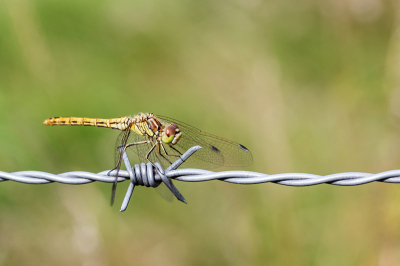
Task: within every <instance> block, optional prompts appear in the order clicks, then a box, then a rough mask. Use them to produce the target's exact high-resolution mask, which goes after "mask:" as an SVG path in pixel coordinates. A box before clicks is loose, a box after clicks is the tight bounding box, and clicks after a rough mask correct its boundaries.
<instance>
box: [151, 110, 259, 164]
mask: <svg viewBox="0 0 400 266" xmlns="http://www.w3.org/2000/svg"><path fill="white" fill-rule="evenodd" d="M158 117H159V118H160V119H162V120H163V121H164V122H166V123H175V124H177V125H178V127H179V129H180V130H181V132H182V137H181V139H180V140H179V141H178V143H176V144H175V145H174V146H173V148H176V149H177V150H179V151H180V152H181V153H183V152H185V151H186V150H187V149H188V148H190V147H192V146H195V145H200V146H201V147H202V149H201V150H199V151H197V152H196V153H195V154H194V155H193V156H191V158H189V160H193V158H195V159H196V160H200V161H203V162H206V165H207V163H208V165H209V166H210V164H211V165H212V164H214V165H217V166H218V165H221V166H246V165H250V164H251V163H252V161H253V156H252V155H251V152H250V151H249V150H248V149H247V148H246V147H244V146H243V145H241V144H239V143H237V142H234V141H230V140H227V139H224V138H221V137H218V136H215V135H212V134H209V133H206V132H203V131H201V130H200V129H198V128H195V127H193V126H190V125H188V124H186V123H184V122H181V121H178V120H175V119H172V118H168V117H164V116H158ZM182 151H183V152H182ZM192 157H193V158H192ZM189 160H188V162H189ZM203 165H204V163H203ZM185 166H187V164H186V163H185ZM214 167H215V166H214ZM208 168H209V167H208Z"/></svg>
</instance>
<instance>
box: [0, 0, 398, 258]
mask: <svg viewBox="0 0 400 266" xmlns="http://www.w3.org/2000/svg"><path fill="white" fill-rule="evenodd" d="M398 10H399V6H398V4H397V3H395V2H388V1H381V0H369V1H356V0H348V1H323V2H320V1H297V2H293V1H260V0H251V1H242V0H237V1H226V0H222V1H217V2H216V1H201V2H187V1H179V0H178V1H174V2H171V1H169V2H165V1H158V0H150V1H136V2H130V1H88V0H87V1H67V2H58V1H49V0H35V1H25V0H18V1H17V0H15V1H2V2H0V119H1V121H2V123H1V124H0V147H1V151H0V169H1V170H2V171H6V172H13V171H22V170H41V171H45V172H52V173H60V172H65V171H74V170H82V171H91V172H98V171H102V170H105V169H110V168H112V167H113V166H114V165H113V164H114V162H113V160H114V159H113V157H114V155H113V153H112V149H113V146H114V142H115V140H116V137H117V134H118V132H115V131H112V130H105V129H104V130H103V129H98V128H83V127H82V128H78V127H73V128H72V127H44V126H42V125H41V122H42V121H43V120H44V119H46V118H48V117H52V116H86V117H101V118H111V117H119V116H125V115H134V114H137V113H138V112H153V113H156V114H162V115H165V116H170V117H174V118H176V119H178V120H182V121H186V122H188V123H189V124H192V125H194V126H196V127H199V128H201V129H203V130H205V131H207V132H211V133H214V134H216V135H220V136H223V137H226V138H228V139H232V140H236V141H238V142H240V143H243V144H244V145H246V147H248V148H249V149H250V150H251V151H252V152H253V155H254V163H253V165H252V166H250V167H248V168H246V169H247V170H253V171H258V172H263V173H282V172H307V173H314V174H331V173H337V172H343V171H361V172H381V171H386V170H391V169H398V165H399V163H398V162H399V159H400V154H399V146H400V137H399V128H400V127H399V121H400V119H399V117H400V111H399V110H400V109H399V108H398V106H399V105H398V102H399V99H400V90H399V78H398V77H399V71H398V69H399V66H400V50H399V48H398V47H399V45H400V36H399V32H400V31H399V30H400V28H399V24H398V22H399V12H398ZM176 183H177V182H176ZM177 186H178V187H179V189H180V190H181V191H182V193H183V194H184V196H185V198H186V199H187V201H188V202H189V204H188V205H184V204H180V203H178V202H175V203H173V204H169V203H167V202H165V201H163V200H162V199H161V198H160V197H158V195H156V193H153V192H152V191H151V190H150V189H146V188H137V189H136V190H135V193H134V196H133V198H132V201H131V204H130V207H129V209H128V211H127V212H125V213H123V214H121V213H119V212H118V206H114V207H112V208H110V207H109V206H108V202H109V196H110V190H111V187H110V186H109V185H108V184H90V185H86V186H66V185H60V184H49V185H43V186H32V185H25V184H17V183H12V182H3V183H2V184H1V186H0V265H39V264H41V265H49V264H53V265H54V264H55V265H75V264H82V265H110V264H123V263H125V264H128V263H129V264H136V265H154V264H163V265H204V264H207V265H243V264H250V265H265V264H270V265H397V264H399V262H400V256H399V255H398V252H397V251H398V249H399V247H400V227H399V223H398V221H399V219H400V211H399V208H398V202H400V196H399V193H397V191H398V187H397V185H390V184H379V183H374V184H368V185H364V186H359V187H334V186H328V185H321V186H315V187H306V188H291V187H283V186H279V185H274V184H265V185H257V186H237V185H232V184H225V183H222V182H208V183H198V184H186V183H178V184H177ZM126 187H127V184H121V185H119V188H118V192H117V199H116V203H117V204H116V205H118V204H119V203H120V202H122V198H123V194H124V189H125V188H126Z"/></svg>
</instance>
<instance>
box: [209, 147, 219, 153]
mask: <svg viewBox="0 0 400 266" xmlns="http://www.w3.org/2000/svg"><path fill="white" fill-rule="evenodd" d="M210 148H211V149H212V150H213V151H215V152H216V153H219V150H218V149H217V148H215V147H214V146H212V145H211V146H210Z"/></svg>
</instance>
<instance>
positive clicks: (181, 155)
mask: <svg viewBox="0 0 400 266" xmlns="http://www.w3.org/2000/svg"><path fill="white" fill-rule="evenodd" d="M169 147H170V148H171V149H173V150H174V151H176V152H177V153H179V154H180V155H179V156H178V155H169V156H176V157H181V156H182V153H181V152H180V151H178V150H177V149H175V148H174V147H173V146H172V145H169ZM167 155H168V154H167Z"/></svg>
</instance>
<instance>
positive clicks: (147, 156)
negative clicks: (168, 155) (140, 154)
mask: <svg viewBox="0 0 400 266" xmlns="http://www.w3.org/2000/svg"><path fill="white" fill-rule="evenodd" d="M156 145H157V142H156V143H155V144H154V145H153V147H151V149H150V150H149V152H148V153H147V154H146V159H147V161H149V162H150V163H151V164H152V165H153V166H154V169H158V168H157V167H156V166H155V165H154V163H153V162H152V161H150V159H149V156H150V153H151V152H152V151H153V150H154V148H155V147H156Z"/></svg>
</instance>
